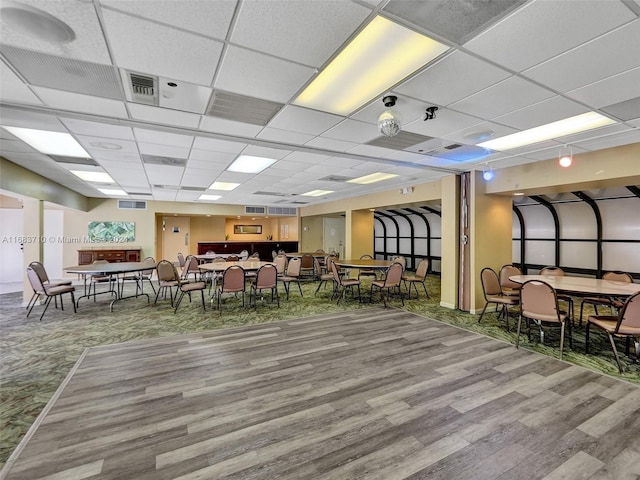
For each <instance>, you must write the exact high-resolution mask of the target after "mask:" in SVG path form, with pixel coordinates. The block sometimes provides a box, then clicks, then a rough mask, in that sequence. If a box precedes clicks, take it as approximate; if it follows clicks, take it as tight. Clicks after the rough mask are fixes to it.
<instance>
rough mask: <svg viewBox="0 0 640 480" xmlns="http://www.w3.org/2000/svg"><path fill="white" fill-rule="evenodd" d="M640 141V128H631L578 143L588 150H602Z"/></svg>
mask: <svg viewBox="0 0 640 480" xmlns="http://www.w3.org/2000/svg"><path fill="white" fill-rule="evenodd" d="M639 142H640V129H634V130H630V131H628V132H622V133H617V134H615V135H608V136H606V137H602V138H596V139H592V140H587V141H584V142H580V143H578V146H579V147H582V148H585V149H587V150H602V149H605V148H613V147H619V146H621V145H630V144H632V143H639Z"/></svg>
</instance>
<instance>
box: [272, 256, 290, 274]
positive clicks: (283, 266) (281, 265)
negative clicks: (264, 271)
mask: <svg viewBox="0 0 640 480" xmlns="http://www.w3.org/2000/svg"><path fill="white" fill-rule="evenodd" d="M273 263H274V264H275V266H276V271H277V272H278V276H279V277H281V276H283V275H284V274H285V272H286V271H287V265H288V264H289V259H288V258H287V256H286V255H282V254H278V255H276V257H275V258H274V259H273Z"/></svg>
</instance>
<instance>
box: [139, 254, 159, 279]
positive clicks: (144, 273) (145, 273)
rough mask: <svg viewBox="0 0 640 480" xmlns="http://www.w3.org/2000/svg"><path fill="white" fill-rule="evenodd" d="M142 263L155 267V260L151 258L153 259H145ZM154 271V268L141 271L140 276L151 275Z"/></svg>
mask: <svg viewBox="0 0 640 480" xmlns="http://www.w3.org/2000/svg"><path fill="white" fill-rule="evenodd" d="M143 262H145V263H149V264H152V263H153V266H155V265H156V259H155V258H153V257H147V258H145V259H144V260H143ZM154 270H155V269H154V268H148V269H146V270H143V271H142V275H153V271H154Z"/></svg>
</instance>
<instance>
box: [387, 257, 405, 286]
mask: <svg viewBox="0 0 640 480" xmlns="http://www.w3.org/2000/svg"><path fill="white" fill-rule="evenodd" d="M402 272H404V267H403V266H402V264H401V263H399V262H393V263H392V264H391V266H390V267H389V268H387V273H386V275H385V278H384V287H383V288H390V287H397V286H398V285H400V281H401V280H402Z"/></svg>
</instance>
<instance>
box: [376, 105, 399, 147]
mask: <svg viewBox="0 0 640 480" xmlns="http://www.w3.org/2000/svg"><path fill="white" fill-rule="evenodd" d="M397 99H398V97H396V96H395V95H387V96H386V97H384V98H383V99H382V103H384V106H385V107H387V109H386V110H385V111H384V112H382V113H381V114H380V116H379V117H378V128H379V129H380V133H382V134H383V135H384V136H385V137H393V136H394V135H397V134H398V132H399V131H400V127H401V126H402V118H401V117H400V114H399V113H398V112H397V111H396V110H394V109H393V107H394V106H395V104H396V100H397Z"/></svg>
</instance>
